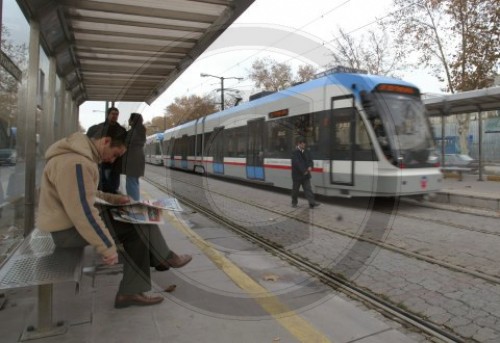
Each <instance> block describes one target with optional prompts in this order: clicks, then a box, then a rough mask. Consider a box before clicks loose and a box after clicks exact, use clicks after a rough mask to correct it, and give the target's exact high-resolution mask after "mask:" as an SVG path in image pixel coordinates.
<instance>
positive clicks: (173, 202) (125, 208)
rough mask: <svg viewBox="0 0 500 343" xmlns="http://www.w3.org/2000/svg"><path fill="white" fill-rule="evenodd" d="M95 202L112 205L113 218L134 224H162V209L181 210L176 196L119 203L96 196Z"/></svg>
mask: <svg viewBox="0 0 500 343" xmlns="http://www.w3.org/2000/svg"><path fill="white" fill-rule="evenodd" d="M96 204H100V205H105V206H110V207H113V208H112V209H111V210H110V212H111V215H112V216H113V219H114V220H117V221H121V222H126V223H135V224H162V223H163V217H162V215H161V211H162V210H168V211H177V212H180V211H183V209H182V207H181V206H180V204H179V202H178V201H177V199H176V198H162V199H151V200H140V201H131V202H129V203H127V204H120V205H116V204H111V203H109V202H107V201H105V200H103V199H100V198H96Z"/></svg>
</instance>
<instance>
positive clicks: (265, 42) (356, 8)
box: [80, 0, 443, 128]
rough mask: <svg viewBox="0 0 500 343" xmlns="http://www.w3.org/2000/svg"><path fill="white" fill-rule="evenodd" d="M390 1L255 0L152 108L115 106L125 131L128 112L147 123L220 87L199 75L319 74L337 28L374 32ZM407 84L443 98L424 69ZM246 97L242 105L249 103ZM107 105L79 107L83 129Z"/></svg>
mask: <svg viewBox="0 0 500 343" xmlns="http://www.w3.org/2000/svg"><path fill="white" fill-rule="evenodd" d="M391 4H392V0H378V1H367V0H308V1H304V0H256V1H255V2H254V3H253V4H252V5H251V6H250V7H249V8H248V9H247V11H246V12H245V13H243V14H242V15H241V16H240V17H239V18H238V19H237V20H236V21H235V22H234V23H233V24H232V25H231V26H230V27H229V28H228V29H227V30H226V31H225V32H224V33H223V34H222V35H221V36H220V37H219V38H218V39H217V40H216V41H215V42H214V43H213V44H212V45H211V46H210V47H209V49H207V51H206V52H205V53H204V54H202V55H201V56H200V57H199V58H198V59H197V61H195V62H194V63H193V64H192V65H191V66H190V67H189V68H188V69H187V70H186V71H185V72H184V73H183V74H182V75H181V76H180V77H179V78H178V79H177V80H176V81H175V82H174V83H173V84H172V85H171V86H170V87H169V89H167V90H166V91H165V92H164V93H163V94H162V95H160V96H159V97H158V98H157V99H156V100H155V102H153V103H152V104H151V105H147V104H145V103H124V102H121V103H120V102H118V103H116V104H115V106H116V107H118V109H119V110H120V118H119V122H120V123H121V124H123V125H124V126H126V125H125V123H126V121H127V119H128V117H129V115H130V113H132V112H140V113H142V114H143V117H144V119H145V121H150V120H151V119H152V118H153V117H158V116H163V115H164V112H165V108H166V107H167V106H168V105H170V104H171V103H173V102H174V99H175V98H176V97H181V96H189V95H192V94H197V95H205V94H207V93H210V92H213V91H214V90H215V89H217V88H220V80H219V79H216V78H213V77H205V78H202V77H201V76H200V74H201V73H206V74H211V75H216V76H223V77H225V78H226V77H243V78H246V77H247V75H248V73H249V71H250V68H251V65H252V62H253V61H255V60H256V59H258V58H260V59H262V58H271V59H273V60H276V61H279V62H286V63H287V64H290V65H291V66H292V67H295V68H296V67H297V66H299V65H301V64H305V63H307V64H312V65H313V66H314V67H316V68H317V69H318V70H319V71H321V70H322V67H323V66H324V65H325V64H326V63H328V62H329V51H331V50H333V49H335V46H334V45H333V44H332V41H333V40H334V38H335V36H336V33H337V32H338V28H342V29H343V30H344V31H345V32H348V33H351V34H353V35H362V34H366V32H367V31H368V30H370V29H376V24H375V23H376V22H377V21H378V20H381V19H383V18H384V17H386V16H387V15H388V14H389V13H390V12H391V11H392V10H393V8H392V6H391ZM402 75H403V78H404V79H405V80H406V81H409V82H412V83H414V84H416V85H417V86H418V87H419V88H420V90H421V91H422V92H423V93H441V88H442V87H443V85H442V84H441V83H439V81H438V80H437V79H436V78H435V77H434V76H432V75H431V74H430V73H429V72H428V71H425V70H405V71H403V72H402ZM224 88H234V89H238V90H240V91H242V92H243V93H244V94H250V93H253V92H257V90H256V89H255V88H254V85H253V82H252V81H251V80H249V79H244V80H242V81H238V80H232V79H228V80H225V81H224ZM246 100H247V99H245V97H244V101H246ZM104 110H105V104H104V102H86V103H84V104H82V105H81V106H80V124H81V125H82V126H83V127H84V128H88V127H90V126H91V125H93V124H96V123H99V122H102V121H103V120H104V117H105V115H104Z"/></svg>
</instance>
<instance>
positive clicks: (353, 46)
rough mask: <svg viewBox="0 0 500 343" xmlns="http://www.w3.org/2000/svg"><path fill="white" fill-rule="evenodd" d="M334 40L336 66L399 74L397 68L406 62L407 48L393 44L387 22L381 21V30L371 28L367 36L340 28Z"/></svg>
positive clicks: (383, 73)
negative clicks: (404, 49)
mask: <svg viewBox="0 0 500 343" xmlns="http://www.w3.org/2000/svg"><path fill="white" fill-rule="evenodd" d="M334 41H335V43H336V51H334V52H333V53H332V57H333V63H332V66H334V65H342V66H346V67H350V68H355V69H361V70H366V71H367V72H368V73H370V74H374V75H389V76H396V75H395V73H396V70H397V69H401V67H402V65H403V59H404V57H405V54H404V51H403V50H402V49H401V48H400V47H399V46H398V45H396V44H393V42H392V41H391V39H390V38H389V35H388V34H387V28H386V24H384V23H379V29H378V30H377V31H373V30H370V31H368V35H367V36H364V35H361V36H360V37H359V38H358V39H356V38H355V37H354V36H353V35H351V34H349V33H347V32H345V31H344V30H342V29H341V28H339V29H338V35H337V37H336V38H335V40H334Z"/></svg>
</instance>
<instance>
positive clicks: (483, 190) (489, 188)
mask: <svg viewBox="0 0 500 343" xmlns="http://www.w3.org/2000/svg"><path fill="white" fill-rule="evenodd" d="M430 203H442V204H448V205H452V206H459V207H471V208H477V209H482V210H486V211H493V212H498V211H500V179H498V178H495V177H488V176H487V175H483V177H482V180H479V175H477V174H464V175H463V179H462V180H459V179H458V178H444V179H443V188H442V189H441V191H439V192H438V193H436V195H435V196H434V197H431V198H430Z"/></svg>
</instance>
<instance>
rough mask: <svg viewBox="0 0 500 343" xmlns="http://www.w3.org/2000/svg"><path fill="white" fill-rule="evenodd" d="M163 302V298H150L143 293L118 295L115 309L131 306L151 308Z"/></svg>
mask: <svg viewBox="0 0 500 343" xmlns="http://www.w3.org/2000/svg"><path fill="white" fill-rule="evenodd" d="M162 301H163V297H161V296H157V297H153V296H148V295H144V294H142V293H137V294H117V295H116V298H115V308H124V307H129V306H149V305H156V304H159V303H161V302H162Z"/></svg>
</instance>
